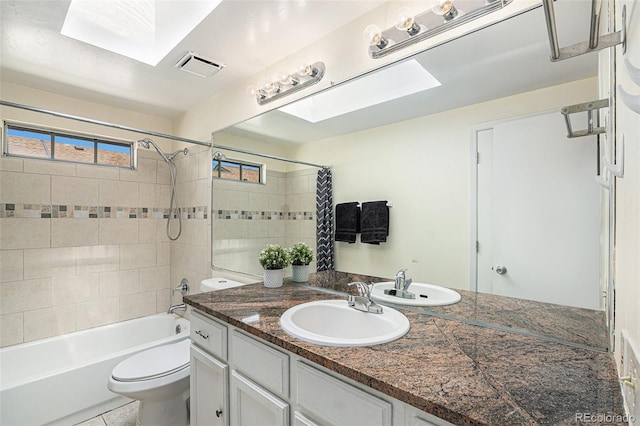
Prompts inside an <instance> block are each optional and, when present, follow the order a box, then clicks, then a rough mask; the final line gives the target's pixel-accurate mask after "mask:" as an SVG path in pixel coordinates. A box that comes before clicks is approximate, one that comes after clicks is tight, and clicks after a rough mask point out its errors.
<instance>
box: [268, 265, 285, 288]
mask: <svg viewBox="0 0 640 426" xmlns="http://www.w3.org/2000/svg"><path fill="white" fill-rule="evenodd" d="M263 277H264V278H263V280H264V286H265V287H269V288H276V287H282V280H283V279H284V269H265V270H264V275H263Z"/></svg>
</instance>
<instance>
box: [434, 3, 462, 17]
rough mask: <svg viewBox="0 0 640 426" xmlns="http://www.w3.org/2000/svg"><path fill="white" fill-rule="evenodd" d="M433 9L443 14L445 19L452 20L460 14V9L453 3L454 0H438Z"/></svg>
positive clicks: (438, 13)
mask: <svg viewBox="0 0 640 426" xmlns="http://www.w3.org/2000/svg"><path fill="white" fill-rule="evenodd" d="M431 10H432V11H433V13H435V14H436V15H440V16H443V17H444V20H445V21H450V20H452V19H453V18H455V17H456V16H458V10H457V9H456V7H455V6H454V5H453V0H436V2H435V4H434V5H433V7H432V8H431Z"/></svg>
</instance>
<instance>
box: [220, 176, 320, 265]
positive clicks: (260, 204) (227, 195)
mask: <svg viewBox="0 0 640 426" xmlns="http://www.w3.org/2000/svg"><path fill="white" fill-rule="evenodd" d="M316 173H317V171H316V169H305V170H300V171H292V172H280V171H273V170H269V169H268V168H267V178H266V184H265V185H259V184H254V183H246V182H234V181H226V180H218V179H215V180H214V184H213V224H214V226H213V239H214V241H213V263H214V265H215V266H217V267H221V268H225V269H230V270H234V271H240V272H246V273H251V274H255V275H261V274H262V267H261V266H260V264H259V262H258V255H259V253H260V250H261V249H262V248H264V247H265V246H266V245H267V244H280V245H282V246H284V247H291V246H292V245H293V244H295V243H297V242H305V243H307V244H308V245H309V246H310V247H311V248H312V249H313V251H314V253H315V245H316V235H315V233H316V221H315V216H316V211H315V193H316ZM311 270H312V271H313V270H315V260H314V262H313V263H312V264H311ZM285 275H290V274H287V273H286V272H285Z"/></svg>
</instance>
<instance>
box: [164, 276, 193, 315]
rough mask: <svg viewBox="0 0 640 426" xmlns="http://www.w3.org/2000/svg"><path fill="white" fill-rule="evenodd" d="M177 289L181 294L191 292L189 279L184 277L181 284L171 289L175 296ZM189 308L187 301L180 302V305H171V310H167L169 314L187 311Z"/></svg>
mask: <svg viewBox="0 0 640 426" xmlns="http://www.w3.org/2000/svg"><path fill="white" fill-rule="evenodd" d="M176 291H179V292H180V294H182V295H183V296H184V295H185V294H189V280H188V279H186V278H183V279H182V280H181V281H180V285H179V286H178V287H176V288H173V289H171V295H172V296H173V295H174V294H175V293H176ZM186 310H187V304H186V303H180V304H178V305H172V306H169V310H168V311H167V313H168V314H172V313H174V312H176V311H186Z"/></svg>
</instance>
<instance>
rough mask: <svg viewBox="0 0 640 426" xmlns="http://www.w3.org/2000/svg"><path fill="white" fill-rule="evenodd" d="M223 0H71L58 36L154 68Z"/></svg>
mask: <svg viewBox="0 0 640 426" xmlns="http://www.w3.org/2000/svg"><path fill="white" fill-rule="evenodd" d="M221 1H222V0H194V1H190V2H188V7H185V5H184V2H180V1H155V0H136V1H131V0H72V1H71V4H70V5H69V10H68V11H67V17H66V18H65V20H64V25H63V26H62V30H61V31H60V33H61V34H63V35H65V36H67V37H71V38H74V39H76V40H80V41H82V42H84V43H88V44H92V45H94V46H97V47H100V48H102V49H106V50H109V51H111V52H115V53H118V54H120V55H124V56H127V57H129V58H132V59H135V60H136V61H140V62H144V63H145V64H149V65H153V66H156V65H157V64H158V63H159V62H160V61H161V60H162V58H164V57H165V56H166V55H167V54H168V53H169V52H170V51H171V50H172V49H173V48H174V47H176V46H177V45H178V43H180V41H182V39H184V38H185V37H186V36H187V34H189V33H190V32H191V31H192V30H193V29H194V28H195V27H196V26H197V25H198V24H199V23H200V22H202V20H203V19H204V18H205V17H206V16H207V15H209V13H211V12H212V11H213V10H214V9H215V8H216V7H217V6H218V5H219V4H220V2H221Z"/></svg>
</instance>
